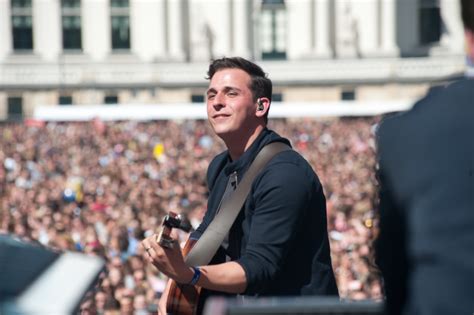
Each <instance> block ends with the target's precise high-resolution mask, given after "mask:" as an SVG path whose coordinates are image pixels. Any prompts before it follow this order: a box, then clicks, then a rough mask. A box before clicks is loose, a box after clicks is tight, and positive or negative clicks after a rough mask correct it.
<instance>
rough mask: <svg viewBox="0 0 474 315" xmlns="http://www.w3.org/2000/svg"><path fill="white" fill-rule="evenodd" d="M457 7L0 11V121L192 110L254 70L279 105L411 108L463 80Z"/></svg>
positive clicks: (269, 0) (61, 6) (213, 1)
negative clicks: (219, 70) (212, 71)
mask: <svg viewBox="0 0 474 315" xmlns="http://www.w3.org/2000/svg"><path fill="white" fill-rule="evenodd" d="M459 9H460V8H459V3H458V1H457V0H0V119H16V118H20V119H21V118H25V117H26V118H27V117H30V116H31V115H32V113H33V111H34V109H35V108H36V107H37V106H82V105H91V104H104V106H107V104H118V105H120V104H130V103H140V104H159V103H175V102H176V103H188V102H202V101H204V96H203V95H204V91H205V89H206V85H207V82H206V80H205V76H206V70H207V65H208V62H209V60H210V59H213V58H218V57H221V56H242V57H245V58H248V59H251V60H254V61H256V62H257V63H258V64H260V65H262V66H263V68H264V69H265V70H266V71H267V72H268V73H269V77H270V78H271V79H272V80H273V82H274V85H275V88H274V90H275V95H274V99H275V100H277V101H283V102H305V101H309V102H318V101H331V100H341V99H347V100H351V99H353V100H359V101H360V100H384V99H397V98H415V97H418V96H421V95H422V94H423V93H424V92H425V90H426V88H427V87H428V85H429V83H430V81H432V80H436V79H439V78H441V77H445V76H450V75H454V74H456V73H459V72H462V71H463V69H464V59H463V54H464V43H463V28H462V24H461V20H460V12H459Z"/></svg>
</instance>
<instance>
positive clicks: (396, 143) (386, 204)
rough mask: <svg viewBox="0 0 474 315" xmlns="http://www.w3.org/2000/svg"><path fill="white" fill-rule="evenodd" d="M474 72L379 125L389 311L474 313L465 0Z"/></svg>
mask: <svg viewBox="0 0 474 315" xmlns="http://www.w3.org/2000/svg"><path fill="white" fill-rule="evenodd" d="M461 7H462V9H461V11H462V19H463V22H464V27H465V38H466V48H467V63H468V71H467V72H466V77H464V78H462V79H460V80H457V81H455V82H451V83H449V84H446V85H445V86H443V87H437V88H435V89H433V90H432V91H430V92H429V93H428V95H427V96H426V97H424V98H423V99H421V100H420V101H419V102H418V103H416V104H415V106H414V107H413V109H412V110H410V111H409V112H407V113H404V114H401V115H398V116H395V117H393V118H389V119H387V120H386V121H384V122H383V123H382V124H381V126H380V128H379V130H378V154H379V166H380V185H381V190H380V235H379V237H378V240H377V243H376V252H377V262H378V265H379V267H380V269H381V271H382V274H383V278H384V285H385V293H386V297H387V307H388V311H389V314H418V315H424V314H430V315H433V314H473V313H474V294H473V290H472V286H473V283H474V77H473V71H472V66H473V61H474V1H473V0H462V1H461Z"/></svg>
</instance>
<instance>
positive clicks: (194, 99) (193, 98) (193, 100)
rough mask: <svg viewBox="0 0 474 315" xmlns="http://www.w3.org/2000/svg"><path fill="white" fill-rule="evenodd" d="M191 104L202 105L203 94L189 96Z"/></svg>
mask: <svg viewBox="0 0 474 315" xmlns="http://www.w3.org/2000/svg"><path fill="white" fill-rule="evenodd" d="M191 103H204V94H193V95H191Z"/></svg>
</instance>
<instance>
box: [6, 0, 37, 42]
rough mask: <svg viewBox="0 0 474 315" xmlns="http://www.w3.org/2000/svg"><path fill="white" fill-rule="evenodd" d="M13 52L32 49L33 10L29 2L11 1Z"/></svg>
mask: <svg viewBox="0 0 474 315" xmlns="http://www.w3.org/2000/svg"><path fill="white" fill-rule="evenodd" d="M11 12H12V35H13V49H14V50H32V49H33V9H32V7H31V0H11Z"/></svg>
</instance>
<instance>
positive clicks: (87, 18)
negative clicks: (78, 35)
mask: <svg viewBox="0 0 474 315" xmlns="http://www.w3.org/2000/svg"><path fill="white" fill-rule="evenodd" d="M81 3H82V10H81V11H82V12H81V13H82V43H83V48H84V53H86V54H87V55H89V56H90V57H91V59H92V60H94V61H102V60H104V59H106V58H107V56H108V54H109V53H110V51H111V46H112V38H111V33H112V30H111V28H110V27H111V25H110V4H109V1H97V0H82V2H81Z"/></svg>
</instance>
